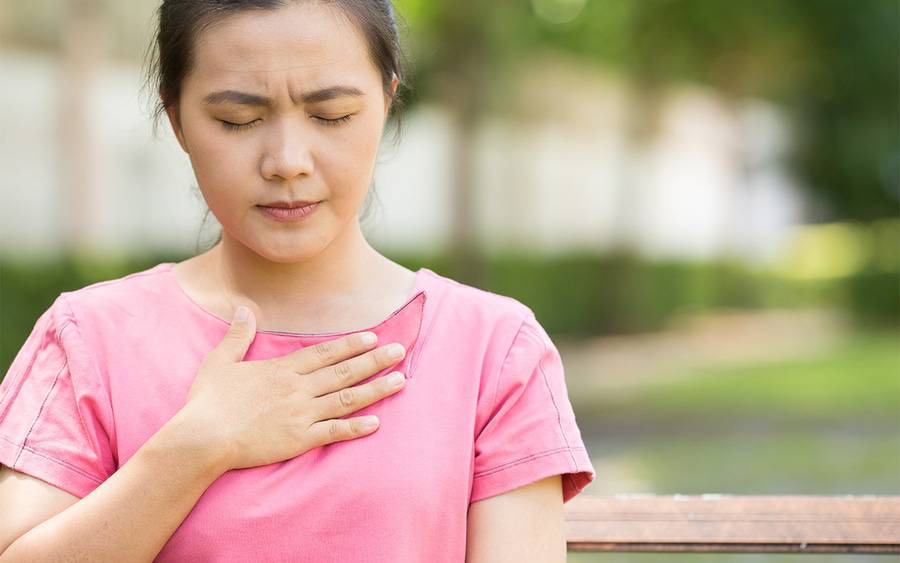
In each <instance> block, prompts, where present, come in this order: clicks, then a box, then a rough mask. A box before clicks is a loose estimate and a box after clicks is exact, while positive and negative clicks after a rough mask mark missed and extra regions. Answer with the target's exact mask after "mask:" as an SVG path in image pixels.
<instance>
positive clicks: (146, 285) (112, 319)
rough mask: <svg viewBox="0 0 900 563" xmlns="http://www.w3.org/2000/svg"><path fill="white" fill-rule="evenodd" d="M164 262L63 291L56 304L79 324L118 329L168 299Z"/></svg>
mask: <svg viewBox="0 0 900 563" xmlns="http://www.w3.org/2000/svg"><path fill="white" fill-rule="evenodd" d="M167 267H168V265H167V264H165V263H161V264H157V265H156V266H153V267H151V268H147V269H145V270H141V271H138V272H133V273H130V274H127V275H124V276H120V277H118V278H111V279H107V280H102V281H98V282H94V283H92V284H90V285H86V286H84V287H82V288H79V289H75V290H71V291H64V292H62V293H60V295H59V297H57V299H56V301H55V302H54V304H53V308H55V309H59V310H60V311H61V312H62V314H65V315H67V316H68V317H69V318H70V319H71V320H73V321H74V322H76V324H86V325H89V326H93V327H105V328H107V329H111V330H115V329H116V327H121V326H122V323H126V322H129V321H131V320H138V321H140V320H141V319H145V318H147V313H148V312H152V311H156V310H158V309H159V306H160V303H159V301H160V298H161V297H162V298H164V293H165V291H164V285H163V281H164V280H163V278H162V276H163V274H164V272H165V271H166V268H167Z"/></svg>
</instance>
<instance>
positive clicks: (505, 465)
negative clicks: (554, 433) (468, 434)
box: [473, 446, 584, 478]
mask: <svg viewBox="0 0 900 563" xmlns="http://www.w3.org/2000/svg"><path fill="white" fill-rule="evenodd" d="M574 449H579V450H582V449H584V448H582V447H581V446H578V447H577V448H571V447H568V446H567V447H563V448H555V449H552V450H547V451H545V452H540V453H536V454H531V455H529V456H526V457H523V458H520V459H517V460H514V461H509V462H506V463H503V464H501V465H497V466H494V467H492V468H490V469H485V470H483V471H479V472H478V473H475V474H474V475H473V478H477V477H483V476H485V475H490V474H492V473H497V472H498V471H503V470H504V469H509V468H510V467H514V466H516V465H520V464H522V463H525V462H528V461H531V460H534V459H537V458H541V457H546V456H548V455H553V454H556V453H559V452H564V451H567V450H568V451H569V452H570V453H571V452H572V450H574ZM573 459H574V456H573ZM577 470H578V465H577V464H573V471H577Z"/></svg>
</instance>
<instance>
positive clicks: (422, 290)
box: [161, 262, 430, 338]
mask: <svg viewBox="0 0 900 563" xmlns="http://www.w3.org/2000/svg"><path fill="white" fill-rule="evenodd" d="M161 266H163V274H164V277H165V278H166V279H168V280H169V283H170V284H171V285H172V286H174V289H175V293H177V294H179V295H180V296H181V298H182V299H183V300H184V301H186V302H187V303H188V305H189V306H190V308H191V309H193V310H195V311H198V312H200V313H201V314H203V315H204V316H206V317H209V318H211V319H213V320H214V321H216V322H217V323H218V324H222V325H225V326H226V327H228V326H231V321H229V320H226V319H224V318H222V317H220V316H219V315H216V314H215V313H212V312H211V311H207V310H206V309H205V308H203V307H202V306H201V305H200V304H199V303H197V302H196V301H194V299H193V298H192V297H191V296H190V295H189V294H188V293H187V292H186V291H185V290H184V288H183V287H181V284H180V283H179V282H178V278H176V277H175V271H174V267H175V262H163V263H162V264H161ZM429 271H430V270H428V268H425V267H424V266H423V267H420V268H419V269H418V270H416V271H415V278H414V280H413V287H412V290H411V291H410V293H409V296H408V297H407V298H406V301H404V303H403V304H402V305H400V307H398V308H397V309H395V310H394V311H393V312H392V313H391V314H389V315H388V316H387V317H386V318H384V319H382V320H381V321H379V322H378V323H376V324H374V325H371V326H366V327H361V328H358V329H353V330H343V331H337V332H288V331H280V330H263V329H257V330H256V333H257V334H272V335H278V336H296V337H302V338H317V337H330V336H344V335H347V334H353V333H355V332H365V331H372V330H376V329H378V328H379V327H381V326H383V325H385V324H387V323H388V322H389V321H390V320H391V319H393V318H394V317H396V316H397V315H398V314H399V313H400V312H401V311H403V310H404V309H406V308H407V307H409V306H410V305H411V304H412V303H413V302H415V301H416V300H417V299H419V297H420V296H422V295H424V296H425V299H426V300H427V297H428V296H427V293H428V292H427V291H426V285H425V280H424V278H425V276H426V275H427V272H429Z"/></svg>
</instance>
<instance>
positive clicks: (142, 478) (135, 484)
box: [0, 412, 226, 563]
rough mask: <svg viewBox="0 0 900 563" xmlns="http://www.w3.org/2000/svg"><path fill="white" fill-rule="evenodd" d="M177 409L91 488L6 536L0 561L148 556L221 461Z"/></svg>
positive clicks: (208, 482)
mask: <svg viewBox="0 0 900 563" xmlns="http://www.w3.org/2000/svg"><path fill="white" fill-rule="evenodd" d="M181 415H182V413H181V412H180V413H178V414H176V415H175V416H174V417H173V418H172V419H171V420H170V421H169V422H168V423H166V425H164V426H163V427H162V428H161V429H160V430H159V431H158V432H157V433H156V434H154V435H153V436H152V437H151V438H150V439H149V440H148V441H147V442H146V443H145V444H144V445H143V446H142V447H141V448H140V449H139V450H138V451H137V452H136V453H135V454H134V455H133V456H132V457H131V458H130V459H129V460H128V462H127V463H125V465H123V466H122V467H120V468H119V469H118V470H117V471H116V472H115V473H113V474H112V475H111V476H110V477H109V478H108V479H107V480H105V481H104V482H103V483H101V484H100V486H98V487H97V488H96V489H95V490H93V491H92V492H91V493H90V494H88V495H87V496H85V497H84V498H82V499H81V500H79V501H78V502H76V503H75V504H73V505H72V506H70V507H69V508H67V509H66V510H63V511H62V512H60V513H59V514H57V515H55V516H54V517H52V518H50V519H48V520H46V521H45V522H43V523H41V524H40V525H38V526H36V527H34V528H33V529H31V530H29V531H28V532H27V533H25V534H23V535H22V536H21V537H20V538H18V539H17V540H16V541H15V542H13V543H12V545H10V546H9V547H8V548H7V549H6V551H4V552H3V554H2V555H0V563H13V562H17V561H29V562H36V561H91V562H104V561H108V562H111V563H112V562H115V563H120V562H123V561H128V562H131V561H136V562H137V561H153V559H154V558H156V556H157V555H158V554H159V552H160V551H161V550H162V548H163V546H165V544H166V542H167V541H168V540H169V538H170V537H172V534H174V533H175V530H177V529H178V526H180V525H181V523H182V522H183V521H184V519H185V518H186V517H187V515H188V514H189V513H190V511H191V509H193V507H194V505H195V504H196V503H197V500H198V499H199V498H200V496H201V495H202V494H203V492H204V491H205V490H206V489H207V488H208V487H209V486H210V485H211V484H212V483H213V481H215V480H216V479H217V478H218V477H219V476H220V475H221V474H222V473H224V471H225V467H226V466H225V465H224V461H225V460H224V457H223V455H222V452H220V451H216V449H215V448H211V447H209V445H208V444H203V443H198V440H197V438H195V437H194V435H193V434H192V432H191V431H190V424H189V423H188V421H187V419H186V418H185V417H183V416H181Z"/></svg>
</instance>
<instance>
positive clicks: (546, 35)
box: [398, 0, 900, 220]
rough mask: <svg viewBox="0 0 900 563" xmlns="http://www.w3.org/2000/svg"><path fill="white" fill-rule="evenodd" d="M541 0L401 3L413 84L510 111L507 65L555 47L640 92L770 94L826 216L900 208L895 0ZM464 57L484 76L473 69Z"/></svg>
mask: <svg viewBox="0 0 900 563" xmlns="http://www.w3.org/2000/svg"><path fill="white" fill-rule="evenodd" d="M554 2H557V3H559V2H558V1H557V0H544V3H550V4H553V3H554ZM539 3H541V2H538V1H537V0H535V1H532V2H487V3H481V4H478V5H477V6H476V5H475V4H473V2H472V1H471V0H469V1H466V2H449V1H448V0H432V1H430V2H422V1H421V0H401V1H400V2H398V5H399V9H400V12H401V13H406V12H408V16H409V20H410V27H411V31H413V32H414V37H415V41H414V42H413V47H414V48H413V58H414V59H415V60H417V61H423V62H424V64H423V66H422V67H421V69H420V72H419V73H418V75H417V82H419V85H420V86H421V87H422V88H423V89H424V90H426V91H428V90H431V89H432V88H433V89H434V92H446V91H447V90H448V89H452V88H457V89H463V90H464V91H465V90H479V91H480V90H485V91H487V94H486V95H487V96H488V97H487V98H486V99H493V100H495V101H499V104H500V105H499V106H496V104H495V107H505V104H508V100H509V97H510V96H512V95H514V94H515V92H509V91H507V90H506V88H508V84H507V82H508V81H506V80H504V78H503V77H504V73H506V72H507V71H509V70H510V68H512V67H514V66H516V65H526V66H527V65H529V64H532V63H531V56H532V55H533V54H534V53H536V52H539V51H542V50H546V49H548V48H549V49H555V50H562V51H564V52H568V53H570V54H571V55H572V56H573V57H576V58H579V59H581V60H584V61H586V62H587V63H588V64H596V65H597V66H598V67H603V68H605V69H606V68H616V69H619V70H620V72H622V73H623V74H624V75H626V77H629V78H631V80H632V82H633V83H634V84H635V85H636V86H637V87H638V89H639V90H643V91H644V92H645V93H658V92H660V91H661V90H663V89H665V88H666V87H668V86H671V85H675V84H677V83H679V82H685V81H688V82H696V83H701V84H706V85H709V86H711V87H713V88H715V89H717V90H718V91H720V92H721V93H723V94H724V95H725V96H727V97H729V98H731V99H733V100H741V99H744V98H746V97H762V98H765V99H769V100H772V101H774V102H776V103H777V104H779V105H780V106H781V108H782V109H783V110H785V112H786V113H787V115H788V119H789V121H790V122H791V123H792V124H793V125H794V126H795V132H796V133H797V136H796V144H795V146H794V147H793V151H792V154H791V155H790V162H791V164H792V168H793V170H794V171H795V172H796V175H797V176H798V178H799V179H800V183H801V184H802V185H805V186H807V188H808V189H809V191H810V192H811V193H812V194H813V195H814V196H815V197H817V198H818V199H819V200H821V201H822V202H824V203H825V206H824V207H823V210H822V212H821V215H822V219H823V220H836V219H846V218H850V219H862V220H871V219H875V218H880V217H896V216H897V215H898V213H900V173H898V170H900V135H898V130H897V123H898V120H900V115H898V100H900V76H898V73H897V53H898V52H900V3H898V2H897V0H858V1H855V2H848V1H847V0H754V1H752V2H750V1H744V2H733V1H727V0H602V1H601V0H586V3H585V5H584V8H583V9H582V11H581V13H580V14H579V15H578V17H577V18H575V19H573V20H572V21H569V22H566V23H552V22H550V21H546V20H545V19H542V18H541V17H539V16H538V15H537V14H536V11H535V9H534V6H535V5H537V4H539ZM472 49H475V50H476V51H478V52H477V54H476V55H472V54H471V50H472ZM463 52H465V53H468V54H467V57H465V58H461V57H460V56H459V54H460V53H463ZM466 61H472V64H476V65H482V66H486V67H487V70H486V71H481V72H476V73H467V72H465V63H466ZM448 72H449V74H450V77H449V78H448V77H447V76H446V74H447V73H448ZM644 97H645V98H646V99H653V96H652V95H651V96H646V94H645V96H644ZM651 109H652V108H646V110H647V112H649V113H652V111H651Z"/></svg>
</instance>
